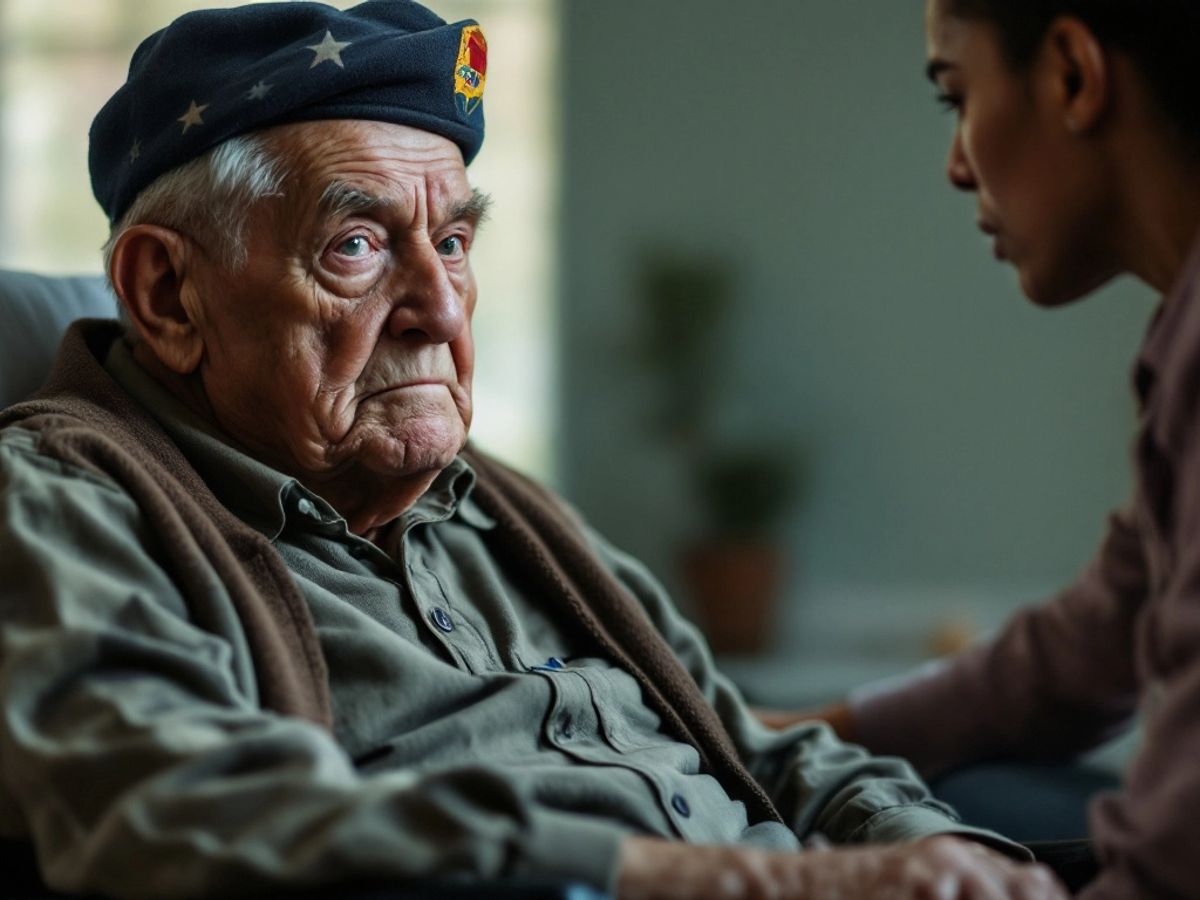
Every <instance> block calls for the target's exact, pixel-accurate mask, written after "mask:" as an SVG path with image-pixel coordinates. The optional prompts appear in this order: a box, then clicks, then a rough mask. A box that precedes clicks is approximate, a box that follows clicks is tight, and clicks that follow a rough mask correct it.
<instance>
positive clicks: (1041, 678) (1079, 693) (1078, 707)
mask: <svg viewBox="0 0 1200 900" xmlns="http://www.w3.org/2000/svg"><path fill="white" fill-rule="evenodd" d="M1146 589H1147V587H1146V566H1145V561H1144V559H1143V556H1142V543H1141V539H1140V536H1139V534H1138V532H1137V529H1136V527H1135V525H1134V521H1133V515H1132V513H1130V512H1118V513H1115V514H1113V515H1112V516H1111V517H1110V519H1109V524H1108V529H1107V532H1106V534H1105V538H1104V541H1103V543H1102V545H1101V547H1100V550H1099V552H1098V554H1097V555H1096V557H1095V559H1093V561H1092V562H1091V563H1090V564H1089V565H1088V567H1087V568H1086V569H1085V570H1084V572H1083V574H1082V575H1081V576H1080V578H1079V579H1078V580H1077V581H1076V582H1075V583H1074V584H1073V585H1071V586H1070V587H1069V588H1067V589H1066V590H1064V591H1062V592H1061V593H1059V594H1058V595H1057V596H1055V597H1053V598H1052V599H1050V600H1049V601H1047V602H1045V603H1043V604H1041V605H1040V606H1035V607H1032V608H1030V609H1027V610H1025V611H1023V612H1021V613H1019V614H1018V615H1017V616H1015V617H1014V618H1013V619H1012V620H1011V621H1010V622H1009V623H1008V625H1007V626H1006V627H1005V628H1004V629H1003V631H1002V632H1001V633H1000V634H999V635H998V636H997V637H996V638H994V639H993V640H991V641H988V642H985V643H983V644H981V645H979V646H977V647H973V648H971V649H969V650H967V651H965V652H964V653H962V654H960V655H959V656H957V657H955V658H954V659H952V660H949V661H944V662H936V663H931V664H929V665H927V666H925V667H922V668H920V669H917V670H916V671H915V672H913V673H911V674H909V675H907V676H900V677H898V678H894V679H887V680H885V681H883V682H880V683H877V684H872V685H866V686H864V687H863V688H861V689H859V690H858V691H856V692H854V693H853V694H851V697H850V707H851V713H852V716H853V719H854V724H855V729H856V738H857V739H858V740H860V741H861V742H862V743H863V744H864V745H865V746H867V747H868V748H870V749H871V750H872V751H874V752H876V753H894V754H898V755H901V756H904V757H905V758H906V759H909V760H911V761H912V762H913V763H914V765H916V767H917V769H918V770H919V771H920V772H921V773H922V774H923V775H925V776H927V777H929V776H933V775H936V774H938V773H940V772H943V771H946V770H948V769H951V768H955V767H958V766H961V765H965V764H968V763H972V762H977V761H981V760H984V759H991V758H1001V757H1006V758H1018V759H1065V758H1069V757H1072V756H1074V755H1077V754H1079V753H1082V752H1083V751H1085V750H1089V749H1091V748H1092V747H1095V746H1097V745H1099V744H1101V743H1103V742H1104V741H1105V740H1107V739H1108V738H1110V737H1112V736H1113V735H1114V734H1115V733H1117V732H1118V731H1120V730H1121V729H1123V728H1124V727H1126V726H1127V725H1128V724H1129V723H1130V722H1131V720H1132V717H1133V714H1134V712H1135V710H1136V706H1137V700H1138V688H1137V675H1136V671H1135V665H1134V658H1133V652H1134V641H1133V639H1132V635H1133V634H1134V630H1135V626H1134V620H1135V618H1136V616H1137V614H1138V610H1139V608H1140V607H1141V605H1142V604H1143V602H1144V601H1145V596H1146Z"/></svg>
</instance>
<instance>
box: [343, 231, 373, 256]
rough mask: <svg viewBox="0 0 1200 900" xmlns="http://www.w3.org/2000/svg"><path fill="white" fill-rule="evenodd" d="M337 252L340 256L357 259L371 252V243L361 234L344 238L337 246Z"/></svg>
mask: <svg viewBox="0 0 1200 900" xmlns="http://www.w3.org/2000/svg"><path fill="white" fill-rule="evenodd" d="M336 249H337V252H338V253H340V254H342V256H349V257H351V258H355V259H359V258H362V257H364V256H366V255H367V254H368V253H370V252H371V242H370V241H368V240H367V239H366V238H365V237H363V236H362V235H361V234H356V235H353V236H352V237H348V238H346V239H345V240H344V241H342V242H341V243H340V244H338V245H337V248H336Z"/></svg>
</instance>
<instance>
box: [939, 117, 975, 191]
mask: <svg viewBox="0 0 1200 900" xmlns="http://www.w3.org/2000/svg"><path fill="white" fill-rule="evenodd" d="M946 177H947V178H949V179H950V183H951V184H952V185H954V186H955V187H956V188H958V189H959V190H960V191H973V190H975V173H974V172H972V171H971V164H970V163H969V162H967V156H966V154H965V153H963V146H962V132H961V131H959V130H958V129H955V131H954V140H953V141H951V142H950V157H949V158H948V159H947V160H946Z"/></svg>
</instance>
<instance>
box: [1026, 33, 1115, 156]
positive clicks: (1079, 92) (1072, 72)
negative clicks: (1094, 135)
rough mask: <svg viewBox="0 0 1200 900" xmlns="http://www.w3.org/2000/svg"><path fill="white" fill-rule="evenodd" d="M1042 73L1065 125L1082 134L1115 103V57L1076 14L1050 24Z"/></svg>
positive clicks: (1093, 126) (1092, 126) (1044, 45)
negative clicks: (1048, 81) (1048, 83)
mask: <svg viewBox="0 0 1200 900" xmlns="http://www.w3.org/2000/svg"><path fill="white" fill-rule="evenodd" d="M1043 50H1044V55H1043V59H1042V62H1043V64H1044V66H1045V69H1044V71H1043V74H1045V75H1046V76H1048V77H1049V78H1050V80H1051V83H1050V88H1051V90H1052V92H1053V94H1052V96H1053V98H1054V100H1055V102H1056V103H1057V104H1058V105H1059V106H1060V109H1061V112H1062V121H1063V125H1064V126H1065V127H1066V128H1067V130H1068V131H1071V132H1073V133H1075V134H1083V133H1085V132H1088V131H1091V130H1092V129H1093V128H1095V127H1096V125H1097V124H1099V123H1100V121H1101V120H1102V119H1103V118H1104V114H1105V113H1106V112H1107V111H1108V109H1109V106H1110V104H1111V102H1112V60H1111V59H1110V58H1109V55H1108V51H1107V50H1106V49H1105V47H1104V45H1103V44H1102V43H1101V42H1100V40H1099V39H1098V38H1097V37H1096V34H1095V32H1094V31H1092V29H1091V28H1089V27H1088V26H1087V25H1085V24H1084V23H1083V22H1082V21H1081V20H1079V19H1077V18H1075V17H1074V16H1059V17H1058V18H1057V19H1055V20H1054V21H1053V22H1051V23H1050V27H1049V28H1048V29H1047V31H1046V39H1045V42H1044V44H1043Z"/></svg>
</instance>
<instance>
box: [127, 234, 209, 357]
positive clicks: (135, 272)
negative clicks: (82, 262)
mask: <svg viewBox="0 0 1200 900" xmlns="http://www.w3.org/2000/svg"><path fill="white" fill-rule="evenodd" d="M189 250H190V245H189V243H188V239H187V238H186V237H184V236H183V235H182V234H180V233H179V232H177V231H173V230H171V229H170V228H162V227H160V226H158V225H134V226H133V227H131V228H128V229H126V230H125V231H123V232H122V233H121V235H120V236H119V237H118V238H117V242H116V245H115V246H114V247H113V252H112V259H111V262H110V263H109V276H110V278H111V279H112V283H113V288H114V290H115V291H116V293H117V296H118V297H120V298H121V303H122V304H123V305H124V307H125V311H126V313H127V314H128V316H129V320H130V321H131V322H132V323H133V327H134V329H135V330H136V331H137V334H138V338H139V339H140V340H141V341H142V342H144V343H145V344H146V345H147V346H148V347H149V348H150V349H151V350H152V351H153V352H154V355H155V356H157V357H158V359H159V361H160V362H161V363H162V364H163V365H165V366H166V367H167V368H168V369H170V370H171V371H173V372H176V373H178V374H180V375H190V374H191V373H192V372H194V371H195V370H196V367H197V366H199V365H200V359H201V357H202V356H203V353H204V340H203V337H202V336H201V334H200V331H199V329H198V328H197V324H198V323H197V322H196V321H195V314H196V312H197V311H196V310H195V309H194V308H190V307H192V304H191V303H189V302H187V301H186V300H185V298H184V296H183V293H184V292H183V285H184V280H185V276H186V275H187V274H188V260H189V255H190V254H189Z"/></svg>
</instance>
